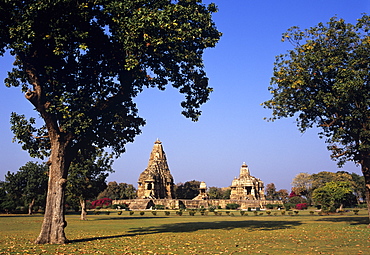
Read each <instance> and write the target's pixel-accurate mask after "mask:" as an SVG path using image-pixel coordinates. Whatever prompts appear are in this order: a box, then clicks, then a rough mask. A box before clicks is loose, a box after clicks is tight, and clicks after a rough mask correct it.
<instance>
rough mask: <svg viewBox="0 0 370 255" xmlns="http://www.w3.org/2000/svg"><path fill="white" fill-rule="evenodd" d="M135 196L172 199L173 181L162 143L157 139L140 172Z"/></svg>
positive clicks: (173, 194) (173, 195)
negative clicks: (145, 165) (144, 166)
mask: <svg viewBox="0 0 370 255" xmlns="http://www.w3.org/2000/svg"><path fill="white" fill-rule="evenodd" d="M137 197H138V198H139V199H143V198H150V199H173V198H174V197H175V193H174V183H173V177H172V175H171V173H170V169H169V168H168V164H167V159H166V154H165V153H164V150H163V146H162V143H161V142H160V141H159V140H158V139H157V141H155V143H154V146H153V149H152V152H151V153H150V157H149V163H148V167H147V168H146V169H145V170H144V171H143V172H142V173H141V174H140V177H139V181H138V190H137Z"/></svg>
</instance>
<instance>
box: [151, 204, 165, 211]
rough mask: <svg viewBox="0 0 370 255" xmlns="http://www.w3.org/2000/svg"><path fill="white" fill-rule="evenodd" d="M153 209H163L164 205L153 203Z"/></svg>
mask: <svg viewBox="0 0 370 255" xmlns="http://www.w3.org/2000/svg"><path fill="white" fill-rule="evenodd" d="M153 209H154V210H164V205H154V206H153Z"/></svg>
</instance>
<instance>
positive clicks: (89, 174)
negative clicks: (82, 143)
mask: <svg viewBox="0 0 370 255" xmlns="http://www.w3.org/2000/svg"><path fill="white" fill-rule="evenodd" d="M112 163H113V161H112V159H111V156H110V155H108V154H107V153H104V151H103V150H100V149H98V148H94V147H92V148H91V149H90V150H88V151H85V152H84V153H82V152H81V151H80V152H79V153H78V154H77V157H76V158H75V160H73V162H72V163H71V166H70V168H69V175H68V178H67V180H68V181H67V185H66V201H67V203H68V204H70V205H71V204H72V203H74V204H77V205H79V204H80V202H81V201H82V200H85V201H86V200H89V199H90V200H93V199H95V198H96V197H97V195H98V194H99V193H100V192H102V191H103V190H104V189H105V188H106V187H107V185H106V178H107V177H108V173H110V172H113V169H112Z"/></svg>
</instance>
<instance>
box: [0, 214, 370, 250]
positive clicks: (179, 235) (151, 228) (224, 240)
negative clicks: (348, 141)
mask: <svg viewBox="0 0 370 255" xmlns="http://www.w3.org/2000/svg"><path fill="white" fill-rule="evenodd" d="M276 212H277V213H278V215H274V216H267V215H266V214H264V215H258V216H255V215H254V214H253V213H251V212H248V215H244V216H241V215H240V214H239V213H238V212H234V214H235V215H234V216H233V215H231V216H228V215H226V213H225V214H223V215H221V216H215V215H214V214H211V213H209V215H208V216H202V215H200V214H199V213H197V214H196V215H195V216H190V215H188V213H187V212H184V214H183V215H182V216H178V215H175V212H171V215H170V216H166V215H165V214H164V212H162V211H159V212H158V213H157V215H156V216H155V215H153V214H152V213H151V212H145V214H144V215H140V214H139V212H135V214H134V215H129V212H123V213H122V215H118V214H117V213H116V212H112V213H111V214H110V215H106V214H104V215H103V214H100V215H88V220H87V221H80V220H79V215H67V216H66V218H67V222H68V226H67V228H66V235H67V238H68V239H69V240H70V243H69V244H66V245H35V244H33V241H34V240H35V239H36V237H37V235H38V234H39V231H40V227H41V223H42V219H43V218H42V215H32V216H27V215H5V214H3V215H0V254H256V253H261V254H370V228H367V225H368V217H367V211H365V210H361V211H360V212H359V215H354V213H353V212H348V213H345V214H344V215H339V214H338V215H324V216H319V215H317V213H315V215H310V214H309V212H308V211H300V212H299V214H298V215H288V214H286V215H281V214H280V212H279V211H276Z"/></svg>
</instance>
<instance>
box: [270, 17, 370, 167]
mask: <svg viewBox="0 0 370 255" xmlns="http://www.w3.org/2000/svg"><path fill="white" fill-rule="evenodd" d="M369 31H370V17H369V16H367V15H363V16H362V17H361V18H360V19H358V22H357V24H356V25H352V24H349V23H345V22H344V20H342V19H337V18H336V17H334V18H331V19H330V21H329V22H328V23H326V24H323V23H319V24H318V25H317V26H315V27H311V28H309V29H305V30H303V31H302V30H300V29H299V28H298V27H292V28H291V29H289V30H288V32H286V33H285V34H284V35H283V40H287V41H289V42H290V43H292V44H293V45H294V49H293V50H290V51H289V52H288V53H287V54H285V55H280V56H278V57H277V58H276V62H275V67H274V75H273V77H272V79H271V87H269V90H270V92H271V93H272V96H273V97H272V99H271V100H269V101H266V102H265V103H264V106H265V107H267V108H270V109H272V110H273V118H272V119H273V120H274V119H279V118H282V117H292V116H294V115H296V114H297V125H298V127H299V129H300V130H301V131H302V132H304V131H305V130H306V129H307V128H311V127H313V126H317V127H319V128H320V129H321V132H320V133H319V135H320V137H325V138H326V142H327V143H329V147H328V149H329V150H331V152H332V157H333V158H334V159H340V161H339V163H340V164H343V163H344V162H345V161H347V160H354V161H359V162H363V161H362V160H363V159H364V157H368V156H369V152H370V129H369V127H370V126H369V120H370V112H369V102H370V93H369V90H370V88H369V82H368V72H369V67H368V65H367V63H368V57H369V52H370V44H369V42H368V38H369Z"/></svg>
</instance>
